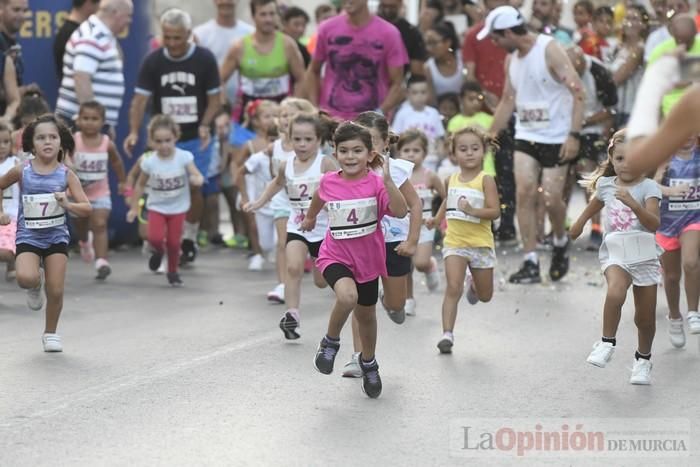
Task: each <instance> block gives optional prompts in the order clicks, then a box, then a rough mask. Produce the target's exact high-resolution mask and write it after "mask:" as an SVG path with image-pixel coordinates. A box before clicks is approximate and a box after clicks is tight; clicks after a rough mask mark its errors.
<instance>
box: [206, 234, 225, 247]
mask: <svg viewBox="0 0 700 467" xmlns="http://www.w3.org/2000/svg"><path fill="white" fill-rule="evenodd" d="M209 241H210V242H211V244H212V245H216V246H221V245H223V244H224V237H223V236H222V235H221V234H215V235H214V236H213V237H211V239H210V240H209Z"/></svg>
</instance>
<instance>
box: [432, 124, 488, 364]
mask: <svg viewBox="0 0 700 467" xmlns="http://www.w3.org/2000/svg"><path fill="white" fill-rule="evenodd" d="M490 145H491V142H490V140H489V138H488V137H487V136H486V135H485V134H484V133H483V131H482V130H480V129H478V128H475V127H467V128H464V129H462V130H459V131H458V132H457V133H455V134H454V136H453V137H452V140H451V143H450V151H451V153H452V156H453V157H454V159H456V160H457V163H458V165H459V172H457V173H456V174H453V175H452V176H450V178H449V179H448V180H447V181H446V189H447V197H446V198H445V200H444V201H443V202H442V205H441V206H440V210H439V211H438V213H437V215H436V216H435V218H433V219H429V220H427V221H426V224H427V226H428V228H432V227H433V226H435V225H439V224H440V222H441V221H442V219H443V218H444V217H447V233H446V235H445V240H444V248H443V257H444V258H445V275H446V276H447V286H446V287H445V298H444V299H443V302H442V329H443V335H442V339H440V342H438V345H437V346H438V349H440V353H451V352H452V346H453V345H454V335H453V331H454V326H455V321H456V320H457V305H458V304H459V300H460V298H461V297H462V292H463V290H464V280H465V278H466V280H467V287H468V288H467V300H469V303H471V304H472V305H473V304H476V303H477V302H479V301H482V302H488V301H489V300H491V297H492V296H493V268H494V267H495V265H496V253H495V251H494V241H493V233H492V232H491V221H493V220H495V219H498V217H499V216H500V215H501V210H500V207H499V199H498V189H497V188H496V181H495V180H494V178H493V177H492V176H490V175H487V174H485V173H484V171H483V170H482V167H483V162H484V155H485V154H486V152H487V151H488V149H489V146H490Z"/></svg>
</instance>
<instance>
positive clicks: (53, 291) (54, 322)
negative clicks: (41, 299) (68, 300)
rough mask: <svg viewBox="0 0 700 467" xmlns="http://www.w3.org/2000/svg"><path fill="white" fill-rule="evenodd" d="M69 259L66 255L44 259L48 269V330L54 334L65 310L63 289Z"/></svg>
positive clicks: (46, 330) (45, 266) (55, 255)
mask: <svg viewBox="0 0 700 467" xmlns="http://www.w3.org/2000/svg"><path fill="white" fill-rule="evenodd" d="M67 265H68V257H67V256H66V255H64V254H60V253H58V254H53V255H50V256H47V257H46V258H44V268H45V269H46V271H45V273H46V329H45V331H44V332H46V333H47V334H52V333H55V332H56V328H57V327H58V318H59V317H60V316H61V310H63V288H64V282H65V279H66V266H67Z"/></svg>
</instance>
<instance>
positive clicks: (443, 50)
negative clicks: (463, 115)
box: [425, 23, 464, 104]
mask: <svg viewBox="0 0 700 467" xmlns="http://www.w3.org/2000/svg"><path fill="white" fill-rule="evenodd" d="M425 45H426V46H427V47H428V51H429V53H430V58H429V59H428V61H427V62H426V63H425V76H426V78H428V85H429V89H430V102H431V103H433V104H436V103H437V98H438V97H439V96H441V95H443V94H447V93H458V92H460V89H462V83H463V82H464V66H463V65H462V56H461V54H460V53H459V39H457V34H456V33H455V30H454V28H453V27H452V25H451V24H449V23H438V24H436V25H434V26H433V27H431V28H430V29H428V31H427V32H426V33H425Z"/></svg>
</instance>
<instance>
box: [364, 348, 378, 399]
mask: <svg viewBox="0 0 700 467" xmlns="http://www.w3.org/2000/svg"><path fill="white" fill-rule="evenodd" d="M360 368H361V369H362V392H364V393H365V394H366V395H367V397H369V398H370V399H376V398H377V397H379V395H380V394H381V393H382V378H380V377H379V365H378V364H377V360H376V359H375V360H374V363H372V364H371V365H365V362H363V361H362V354H360Z"/></svg>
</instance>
